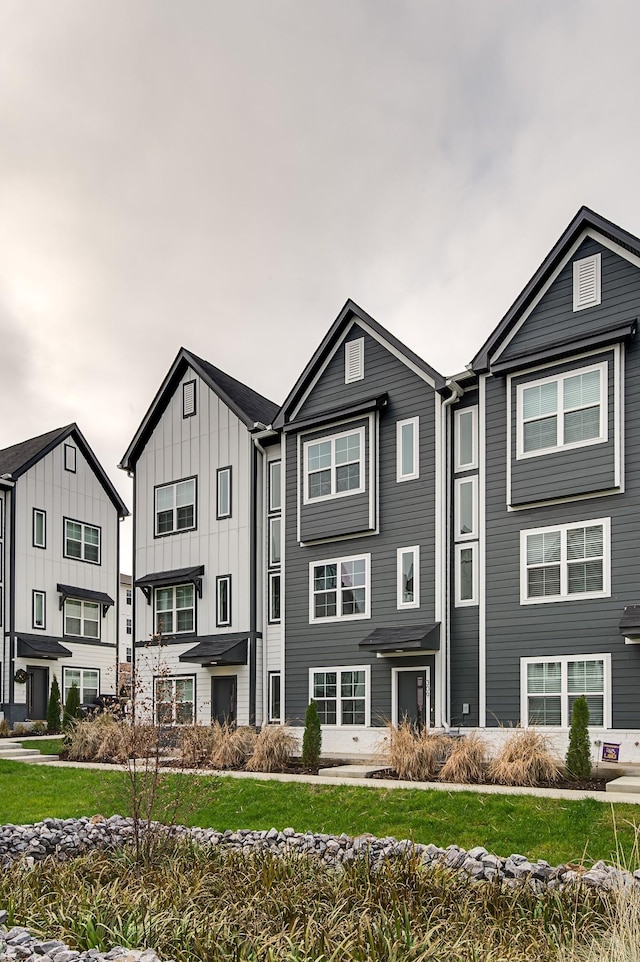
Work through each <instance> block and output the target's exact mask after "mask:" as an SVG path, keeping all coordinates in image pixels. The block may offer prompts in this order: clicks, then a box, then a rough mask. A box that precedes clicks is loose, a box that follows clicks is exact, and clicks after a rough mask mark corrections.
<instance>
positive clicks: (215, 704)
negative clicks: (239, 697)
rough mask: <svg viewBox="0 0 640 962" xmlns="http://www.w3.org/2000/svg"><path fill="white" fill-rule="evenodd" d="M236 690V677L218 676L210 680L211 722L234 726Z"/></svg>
mask: <svg viewBox="0 0 640 962" xmlns="http://www.w3.org/2000/svg"><path fill="white" fill-rule="evenodd" d="M237 690H238V676H237V675H218V676H217V677H214V678H212V679H211V721H219V722H220V724H221V725H235V723H236V692H237Z"/></svg>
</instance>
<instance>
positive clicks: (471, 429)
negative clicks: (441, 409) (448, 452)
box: [454, 407, 478, 471]
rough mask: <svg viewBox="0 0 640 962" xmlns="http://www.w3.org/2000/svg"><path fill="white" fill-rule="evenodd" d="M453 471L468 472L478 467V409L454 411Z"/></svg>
mask: <svg viewBox="0 0 640 962" xmlns="http://www.w3.org/2000/svg"><path fill="white" fill-rule="evenodd" d="M454 418H455V439H456V441H455V453H454V470H455V471H470V470H472V469H473V468H477V467H478V409H477V408H476V407H473V408H464V409H463V410H462V411H457V410H456V411H455V415H454Z"/></svg>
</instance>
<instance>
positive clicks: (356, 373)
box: [344, 337, 364, 384]
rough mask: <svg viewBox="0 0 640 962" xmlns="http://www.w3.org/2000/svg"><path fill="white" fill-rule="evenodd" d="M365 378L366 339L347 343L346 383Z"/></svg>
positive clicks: (345, 361) (345, 353) (345, 355)
mask: <svg viewBox="0 0 640 962" xmlns="http://www.w3.org/2000/svg"><path fill="white" fill-rule="evenodd" d="M363 378H364V338H363V337H359V338H357V339H356V340H354V341H347V343H346V344H345V346H344V383H345V384H350V383H351V382H352V381H361V380H362V379H363Z"/></svg>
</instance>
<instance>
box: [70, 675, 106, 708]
mask: <svg viewBox="0 0 640 962" xmlns="http://www.w3.org/2000/svg"><path fill="white" fill-rule="evenodd" d="M73 685H75V686H76V688H77V689H78V694H79V695H80V704H81V705H91V704H92V703H93V702H94V701H95V700H96V698H97V697H98V692H99V691H100V670H99V669H98V668H63V669H62V700H63V702H64V703H65V704H66V701H67V698H68V697H69V692H70V691H71V688H72V687H73Z"/></svg>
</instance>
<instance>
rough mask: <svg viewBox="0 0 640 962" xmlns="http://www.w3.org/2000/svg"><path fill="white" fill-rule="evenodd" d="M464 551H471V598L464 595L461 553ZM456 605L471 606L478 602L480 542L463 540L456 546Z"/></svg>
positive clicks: (460, 606) (458, 606) (457, 606)
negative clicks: (462, 589)
mask: <svg viewBox="0 0 640 962" xmlns="http://www.w3.org/2000/svg"><path fill="white" fill-rule="evenodd" d="M463 551H470V552H471V598H463V597H462V592H461V588H462V576H461V571H460V567H461V555H462V552H463ZM455 552H456V562H455V564H456V567H455V583H456V590H455V606H456V608H471V607H475V606H476V605H477V604H478V542H477V541H469V542H465V541H463V542H461V543H460V544H457V545H456V546H455Z"/></svg>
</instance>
